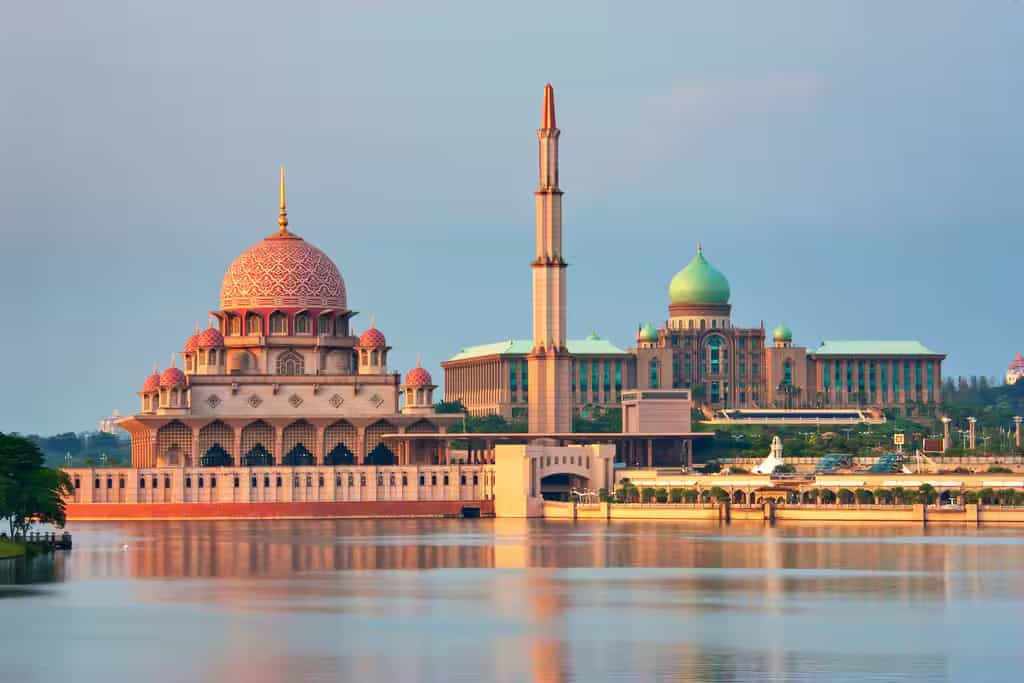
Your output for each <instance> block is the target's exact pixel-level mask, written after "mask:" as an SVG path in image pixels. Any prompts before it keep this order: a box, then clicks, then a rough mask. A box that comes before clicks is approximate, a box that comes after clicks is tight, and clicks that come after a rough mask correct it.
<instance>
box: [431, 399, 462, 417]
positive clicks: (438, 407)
mask: <svg viewBox="0 0 1024 683" xmlns="http://www.w3.org/2000/svg"><path fill="white" fill-rule="evenodd" d="M434 412H435V413H438V414H439V415H451V414H453V413H456V414H457V413H466V412H467V411H466V406H464V405H463V404H462V401H438V402H437V403H435V404H434Z"/></svg>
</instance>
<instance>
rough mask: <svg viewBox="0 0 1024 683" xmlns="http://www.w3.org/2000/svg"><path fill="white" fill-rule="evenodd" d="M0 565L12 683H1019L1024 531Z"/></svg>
mask: <svg viewBox="0 0 1024 683" xmlns="http://www.w3.org/2000/svg"><path fill="white" fill-rule="evenodd" d="M70 531H71V532H72V533H73V534H74V540H75V548H74V550H72V551H70V552H58V553H56V554H55V555H53V556H40V557H36V558H34V559H32V560H29V561H18V562H9V561H3V562H0V615H2V617H3V618H2V620H0V633H2V636H0V680H9V681H54V680H71V679H74V680H76V681H101V680H102V681H132V680H137V681H147V682H152V681H159V682H163V681H186V680H202V681H234V680H242V681H252V682H260V681H294V680H322V681H334V680H354V681H390V680H397V681H453V680H480V679H483V680H493V681H528V680H537V681H575V680H579V681H596V680H606V679H613V680H623V681H627V680H628V681H633V680H636V681H647V680H696V681H707V680H730V681H734V680H742V681H747V680H750V681H754V680H758V681H762V680H806V681H817V680H829V681H870V680H877V681H894V680H936V681H944V680H1009V679H1011V678H1014V679H1016V678H1019V677H1020V672H1021V671H1022V670H1024V647H1022V646H1021V644H1020V642H1019V641H1020V637H1021V635H1020V634H1021V621H1022V620H1021V617H1022V609H1024V529H1018V528H988V527H986V528H982V529H974V528H967V527H946V528H943V527H929V528H927V529H922V528H920V527H912V526H857V525H852V524H851V525H842V526H840V525H826V524H822V525H816V526H803V525H800V526H797V525H778V526H775V527H770V526H762V525H760V524H737V523H734V524H732V525H728V526H723V525H719V524H717V523H715V524H703V523H674V522H650V523H642V522H636V523H629V522H616V523H613V524H611V525H609V524H606V523H598V522H595V523H584V522H578V523H572V522H563V523H557V522H551V521H547V522H545V521H532V520H531V521H525V520H494V519H482V520H323V521H274V522H264V521H233V522H195V521H190V522H145V523H106V524H99V523H97V524H84V523H78V524H74V525H72V527H71V528H70Z"/></svg>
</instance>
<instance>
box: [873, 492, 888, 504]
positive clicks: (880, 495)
mask: <svg viewBox="0 0 1024 683" xmlns="http://www.w3.org/2000/svg"><path fill="white" fill-rule="evenodd" d="M873 493H874V496H875V501H876V502H878V503H881V504H885V505H888V504H890V503H892V501H893V495H892V491H890V490H889V489H875V490H874V492H873Z"/></svg>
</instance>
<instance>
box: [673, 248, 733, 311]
mask: <svg viewBox="0 0 1024 683" xmlns="http://www.w3.org/2000/svg"><path fill="white" fill-rule="evenodd" d="M730 294H731V292H730V291H729V281H728V280H726V279H725V276H724V275H722V273H720V272H719V271H718V269H717V268H715V267H714V266H712V265H711V264H710V263H708V261H707V259H706V258H704V252H703V250H701V249H700V248H698V249H697V255H696V256H694V257H693V258H692V259H691V260H690V262H689V263H688V264H686V267H685V268H683V269H682V270H680V271H679V272H678V273H676V274H675V277H673V278H672V282H671V283H669V286H668V296H669V299H670V300H671V301H672V303H674V304H727V303H729V295H730Z"/></svg>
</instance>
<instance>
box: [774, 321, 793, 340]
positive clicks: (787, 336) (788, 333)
mask: <svg viewBox="0 0 1024 683" xmlns="http://www.w3.org/2000/svg"><path fill="white" fill-rule="evenodd" d="M772 339H773V340H775V341H777V342H791V341H793V331H792V330H791V329H789V328H788V327H786V325H785V323H783V324H781V325H779V326H778V327H776V328H775V329H774V330H772Z"/></svg>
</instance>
